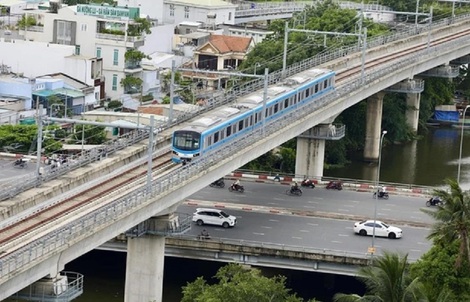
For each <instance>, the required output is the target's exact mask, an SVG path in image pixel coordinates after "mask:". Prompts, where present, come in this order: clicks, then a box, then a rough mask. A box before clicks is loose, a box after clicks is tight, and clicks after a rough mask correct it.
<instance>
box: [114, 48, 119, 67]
mask: <svg viewBox="0 0 470 302" xmlns="http://www.w3.org/2000/svg"><path fill="white" fill-rule="evenodd" d="M113 65H115V66H116V65H119V50H118V49H115V50H114V55H113Z"/></svg>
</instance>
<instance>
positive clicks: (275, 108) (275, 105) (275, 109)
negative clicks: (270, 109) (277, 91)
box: [274, 104, 279, 113]
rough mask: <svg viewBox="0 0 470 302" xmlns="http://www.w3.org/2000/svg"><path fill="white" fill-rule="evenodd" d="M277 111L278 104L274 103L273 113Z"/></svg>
mask: <svg viewBox="0 0 470 302" xmlns="http://www.w3.org/2000/svg"><path fill="white" fill-rule="evenodd" d="M278 111H279V104H274V113H277V112H278Z"/></svg>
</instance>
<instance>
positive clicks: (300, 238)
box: [292, 237, 303, 240]
mask: <svg viewBox="0 0 470 302" xmlns="http://www.w3.org/2000/svg"><path fill="white" fill-rule="evenodd" d="M292 239H299V240H302V239H303V238H302V237H292Z"/></svg>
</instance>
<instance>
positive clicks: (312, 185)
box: [300, 179, 315, 189]
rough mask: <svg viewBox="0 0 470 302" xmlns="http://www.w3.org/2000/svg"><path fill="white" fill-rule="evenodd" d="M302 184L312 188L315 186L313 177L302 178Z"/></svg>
mask: <svg viewBox="0 0 470 302" xmlns="http://www.w3.org/2000/svg"><path fill="white" fill-rule="evenodd" d="M300 186H302V187H307V188H312V189H314V188H315V184H314V183H313V181H312V180H311V179H304V180H302V182H301V183H300Z"/></svg>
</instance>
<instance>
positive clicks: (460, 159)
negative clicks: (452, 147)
mask: <svg viewBox="0 0 470 302" xmlns="http://www.w3.org/2000/svg"><path fill="white" fill-rule="evenodd" d="M468 108H470V105H467V107H465V110H464V111H463V117H462V129H461V132H460V153H459V165H458V168H457V183H458V184H460V165H461V162H462V145H463V128H464V127H465V115H466V114H467V109H468Z"/></svg>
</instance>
